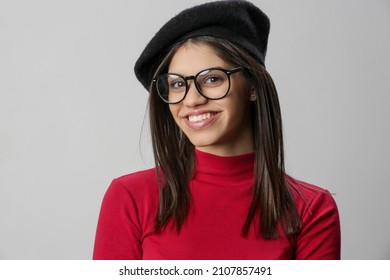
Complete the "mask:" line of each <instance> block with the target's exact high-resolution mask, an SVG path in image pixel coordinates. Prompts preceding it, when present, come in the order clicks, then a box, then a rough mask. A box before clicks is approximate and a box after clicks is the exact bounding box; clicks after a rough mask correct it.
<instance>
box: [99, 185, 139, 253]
mask: <svg viewBox="0 0 390 280" xmlns="http://www.w3.org/2000/svg"><path fill="white" fill-rule="evenodd" d="M137 213H138V210H137V207H136V204H135V201H134V198H133V197H132V195H131V194H130V193H129V191H128V190H127V189H126V188H125V187H124V186H122V185H121V184H120V183H119V182H118V181H117V180H114V181H113V182H112V183H111V185H110V187H109V188H108V190H107V192H106V194H105V196H104V199H103V202H102V206H101V210H100V215H99V221H98V226H97V231H96V237H95V246H94V252H93V259H95V260H96V259H105V260H113V259H116V260H123V259H128V260H129V259H133V260H135V259H141V258H142V250H141V237H142V230H141V225H140V221H139V218H138V214H137Z"/></svg>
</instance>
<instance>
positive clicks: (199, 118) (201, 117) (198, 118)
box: [188, 113, 215, 123]
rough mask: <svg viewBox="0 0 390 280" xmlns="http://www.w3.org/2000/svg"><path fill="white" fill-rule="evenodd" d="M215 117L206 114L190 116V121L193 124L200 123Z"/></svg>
mask: <svg viewBox="0 0 390 280" xmlns="http://www.w3.org/2000/svg"><path fill="white" fill-rule="evenodd" d="M213 115H215V114H212V113H206V114H202V115H197V116H188V120H189V121H190V122H192V123H194V122H200V121H203V120H207V119H209V118H211V117H212V116H213Z"/></svg>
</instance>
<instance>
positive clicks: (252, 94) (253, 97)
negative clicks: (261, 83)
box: [249, 86, 257, 101]
mask: <svg viewBox="0 0 390 280" xmlns="http://www.w3.org/2000/svg"><path fill="white" fill-rule="evenodd" d="M256 99H257V95H256V90H255V88H254V87H253V86H252V87H251V90H250V95H249V101H255V100H256Z"/></svg>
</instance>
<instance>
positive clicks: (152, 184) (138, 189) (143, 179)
mask: <svg viewBox="0 0 390 280" xmlns="http://www.w3.org/2000/svg"><path fill="white" fill-rule="evenodd" d="M105 196H106V197H107V196H108V197H111V198H113V199H114V200H124V199H126V200H128V199H130V200H134V201H137V202H141V201H143V200H149V201H150V200H151V199H152V200H153V199H156V198H157V197H158V178H157V172H156V169H155V168H151V169H146V170H141V171H137V172H134V173H130V174H126V175H122V176H120V177H117V178H115V179H113V180H112V182H111V184H110V186H109V188H108V189H107V191H106V195H105Z"/></svg>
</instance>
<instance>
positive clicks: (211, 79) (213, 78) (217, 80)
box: [203, 76, 223, 84]
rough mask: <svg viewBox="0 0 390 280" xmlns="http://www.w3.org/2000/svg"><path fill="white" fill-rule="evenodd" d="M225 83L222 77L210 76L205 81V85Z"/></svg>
mask: <svg viewBox="0 0 390 280" xmlns="http://www.w3.org/2000/svg"><path fill="white" fill-rule="evenodd" d="M222 82H223V78H222V77H220V76H208V77H206V78H205V79H203V83H204V84H220V83H222Z"/></svg>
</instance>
